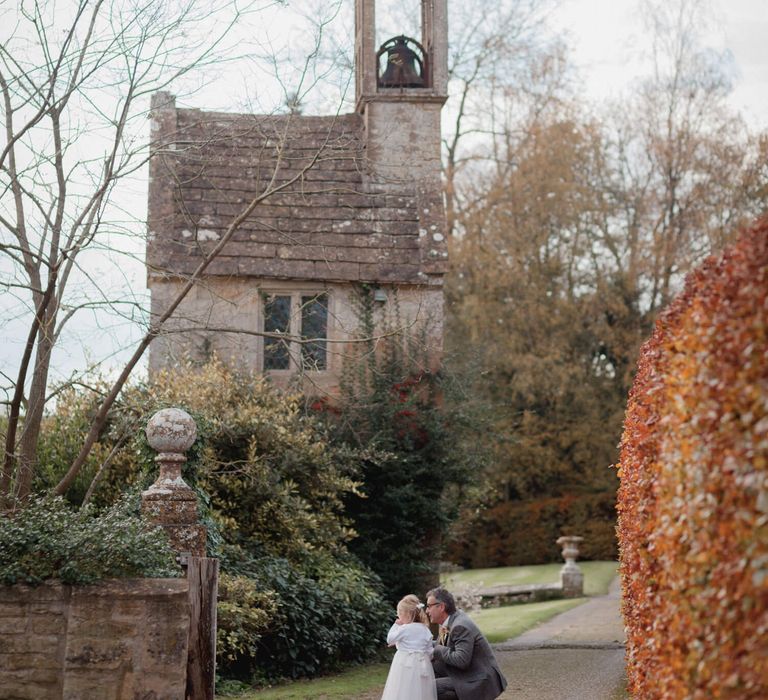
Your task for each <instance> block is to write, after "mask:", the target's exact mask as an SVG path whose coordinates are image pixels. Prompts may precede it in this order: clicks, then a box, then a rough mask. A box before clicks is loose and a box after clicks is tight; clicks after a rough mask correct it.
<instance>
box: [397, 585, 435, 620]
mask: <svg viewBox="0 0 768 700" xmlns="http://www.w3.org/2000/svg"><path fill="white" fill-rule="evenodd" d="M397 614H398V616H399V617H400V619H401V620H403V621H404V622H421V624H422V625H429V618H428V617H427V613H426V611H425V610H424V603H422V602H421V601H420V600H419V598H418V596H415V595H414V594H413V593H409V594H408V595H407V596H405V597H404V598H403V599H402V600H401V601H400V602H399V603H398V604H397Z"/></svg>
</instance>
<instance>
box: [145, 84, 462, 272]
mask: <svg viewBox="0 0 768 700" xmlns="http://www.w3.org/2000/svg"><path fill="white" fill-rule="evenodd" d="M160 95H161V96H165V97H168V98H169V99H170V100H171V102H170V108H168V107H166V108H165V109H157V106H156V105H157V103H156V102H155V101H154V100H153V126H152V128H153V134H152V137H153V145H154V147H155V152H157V153H158V155H155V156H154V157H153V159H152V165H151V171H150V209H149V243H148V249H147V264H148V267H149V274H150V276H156V275H165V274H171V275H186V274H190V273H191V272H193V271H194V269H195V268H196V267H197V265H198V264H199V263H200V261H201V259H202V255H203V254H204V252H206V251H209V250H210V249H211V248H212V247H213V246H214V245H215V244H216V243H217V242H218V241H219V240H220V238H221V236H222V235H224V233H225V231H226V230H227V227H228V226H229V225H230V224H231V222H232V221H233V219H234V218H235V217H237V216H238V215H239V214H240V213H241V212H242V211H243V209H244V208H245V207H246V205H247V204H248V203H249V202H250V201H252V200H253V198H254V197H256V196H258V195H259V194H261V193H263V192H264V191H266V190H269V189H274V188H276V187H277V188H283V189H281V190H280V191H277V192H275V193H273V194H271V195H270V196H269V197H267V198H266V199H265V200H264V201H263V203H261V204H259V205H258V206H257V207H256V209H255V210H254V211H253V212H252V213H251V214H250V215H249V216H248V217H247V218H246V219H245V220H244V221H243V222H242V224H241V225H240V227H239V229H238V230H237V231H236V233H235V234H234V236H233V238H232V239H231V240H230V242H229V243H227V245H226V246H225V248H224V249H223V251H222V253H221V254H220V255H219V256H218V257H217V258H216V259H215V260H214V261H213V262H212V263H211V265H210V266H209V267H208V268H207V270H206V274H209V275H211V274H212V275H225V276H235V275H236V276H253V277H259V278H289V279H303V280H328V281H347V280H350V281H363V282H374V283H375V282H392V283H415V284H441V283H442V274H443V273H444V271H445V267H446V258H447V255H446V253H445V241H444V239H443V235H444V210H443V203H442V195H441V193H440V192H439V188H436V187H434V186H432V187H431V188H428V187H425V186H423V185H419V184H416V185H414V184H413V183H408V182H407V181H406V182H403V183H391V182H390V183H376V182H375V181H373V179H372V178H371V177H369V176H368V174H367V172H366V161H365V143H364V128H363V122H362V118H361V117H360V115H358V114H345V115H341V116H335V117H304V116H295V115H282V116H259V115H247V114H226V113H217V112H202V111H200V110H196V109H175V107H173V103H172V98H171V97H170V96H167V95H166V94H165V93H160ZM156 97H158V96H156ZM158 148H159V152H158ZM403 168H404V169H406V168H407V163H403ZM435 190H437V191H435Z"/></svg>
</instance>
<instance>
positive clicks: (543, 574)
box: [440, 561, 619, 596]
mask: <svg viewBox="0 0 768 700" xmlns="http://www.w3.org/2000/svg"><path fill="white" fill-rule="evenodd" d="M562 567H563V565H562V564H536V565H534V566H502V567H499V568H496V569H471V570H467V571H456V572H453V573H450V574H443V576H442V577H441V580H440V583H441V584H442V585H443V586H445V587H446V588H447V589H448V590H449V591H450V590H451V589H453V588H466V587H467V586H501V585H508V586H522V585H525V584H528V583H555V582H557V581H559V580H560V569H561V568H562ZM579 568H580V569H581V570H582V571H583V572H584V594H585V595H588V596H593V595H605V594H606V593H608V586H609V585H610V583H611V581H612V580H613V579H614V578H615V577H616V576H617V575H618V571H619V565H618V563H617V562H615V561H580V562H579Z"/></svg>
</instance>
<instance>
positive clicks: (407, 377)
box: [316, 287, 483, 603]
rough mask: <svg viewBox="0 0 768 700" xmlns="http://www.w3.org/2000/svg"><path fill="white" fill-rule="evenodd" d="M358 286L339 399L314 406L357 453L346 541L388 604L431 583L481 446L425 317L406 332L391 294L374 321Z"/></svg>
mask: <svg viewBox="0 0 768 700" xmlns="http://www.w3.org/2000/svg"><path fill="white" fill-rule="evenodd" d="M359 291H360V293H359V295H358V296H357V302H358V319H359V322H360V325H359V336H360V340H361V342H360V343H358V344H357V345H355V347H354V348H351V349H350V350H349V351H348V352H347V354H346V356H345V365H344V371H343V374H342V381H341V388H342V392H341V399H340V401H339V404H338V406H337V407H336V406H334V407H332V409H331V410H326V407H324V406H323V405H320V406H316V408H319V409H323V410H322V411H321V412H322V413H323V414H324V415H325V416H326V417H327V418H328V423H329V425H330V426H331V427H332V429H333V431H334V432H333V435H334V438H335V441H336V442H337V443H339V444H343V445H348V446H349V448H350V449H356V450H358V451H359V452H360V454H361V455H362V461H361V468H360V472H359V478H360V485H359V488H358V490H357V492H355V493H350V494H348V495H347V496H346V497H345V504H346V513H347V514H348V515H349V517H350V518H351V520H352V524H353V526H354V529H355V531H356V532H357V533H358V537H357V538H356V539H354V540H352V541H351V542H350V544H349V548H350V551H352V552H353V553H354V554H355V555H356V556H357V557H359V559H360V560H361V561H362V562H363V563H364V564H365V565H366V566H367V567H369V568H370V569H371V570H373V571H374V572H375V573H376V574H377V575H378V576H379V577H380V578H381V580H382V582H383V584H384V593H385V595H386V596H387V598H388V599H389V600H390V602H393V603H394V602H396V601H398V600H399V599H400V598H401V597H402V596H403V595H405V594H408V593H416V594H418V595H420V596H423V595H424V593H425V592H426V591H427V589H428V588H429V587H431V586H433V585H436V584H437V566H438V561H439V559H440V556H441V548H442V538H443V535H444V534H445V532H446V531H447V527H448V525H449V524H450V522H451V521H452V520H453V519H454V518H455V516H456V513H457V506H456V504H457V496H458V494H459V492H460V489H461V487H462V486H464V485H466V484H467V483H468V482H470V480H471V478H472V475H473V474H476V473H478V472H479V471H480V470H481V468H482V459H483V451H482V444H481V443H479V442H478V441H477V440H476V439H475V437H476V432H475V430H476V429H477V425H476V424H475V423H474V422H473V421H474V418H475V417H474V416H473V415H471V413H470V411H469V410H468V408H467V407H466V405H461V403H460V402H458V401H455V400H454V399H455V397H454V396H452V391H451V390H452V388H453V383H452V382H451V381H449V378H448V377H447V376H446V374H445V373H444V372H443V371H442V370H441V369H438V368H436V366H435V365H436V358H435V357H434V356H431V355H430V349H429V341H428V335H429V328H428V324H427V323H424V325H422V326H421V327H420V330H419V332H415V333H411V332H409V330H408V329H411V328H415V327H417V326H416V324H415V323H413V322H411V321H409V320H407V319H404V318H402V316H401V315H400V310H399V305H398V299H397V296H396V295H393V297H392V299H391V304H392V310H391V311H390V312H389V315H388V316H385V317H384V318H382V319H377V321H378V322H377V323H374V315H375V314H376V313H377V312H376V311H375V310H374V305H373V294H372V290H370V289H368V288H365V287H363V288H362V289H361V290H359ZM432 352H434V350H433V351H432Z"/></svg>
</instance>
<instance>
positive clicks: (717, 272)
mask: <svg viewBox="0 0 768 700" xmlns="http://www.w3.org/2000/svg"><path fill="white" fill-rule="evenodd" d="M619 475H620V479H621V486H620V489H619V500H618V512H619V529H618V531H619V542H620V550H621V576H622V586H623V592H624V610H623V612H624V619H625V622H626V626H627V632H628V637H627V639H628V647H627V662H628V678H629V689H630V692H631V694H632V697H633V698H638V699H639V700H645V699H656V698H658V699H659V700H661V699H662V698H663V699H664V700H676V699H682V698H732V699H734V700H735V699H736V698H738V699H739V700H757V699H758V698H766V697H768V220H763V221H762V222H761V223H759V224H757V225H756V226H755V227H753V228H752V229H751V230H749V231H747V232H745V233H744V234H743V235H742V236H741V238H740V239H739V241H738V242H737V243H736V244H735V245H734V246H733V247H732V248H731V249H730V250H728V251H727V252H726V253H724V254H723V255H722V256H720V257H719V258H712V259H709V260H708V261H707V262H706V263H705V264H704V265H703V266H702V267H701V268H700V269H699V270H698V271H695V272H694V273H692V274H691V275H689V277H688V279H687V284H686V287H685V290H684V292H683V293H682V295H680V296H679V297H678V298H677V299H676V300H675V301H674V303H673V304H672V305H671V306H670V307H669V309H668V310H667V311H666V312H665V313H664V314H663V315H662V316H661V317H660V318H659V320H658V322H657V324H656V328H655V331H654V333H653V335H652V337H651V338H650V340H649V341H648V342H647V343H646V344H645V345H644V346H643V349H642V353H641V356H640V360H639V366H638V374H637V378H636V380H635V384H634V387H633V389H632V392H631V395H630V400H629V404H628V408H627V414H626V419H625V430H624V435H623V438H622V442H621V461H620V472H619Z"/></svg>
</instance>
